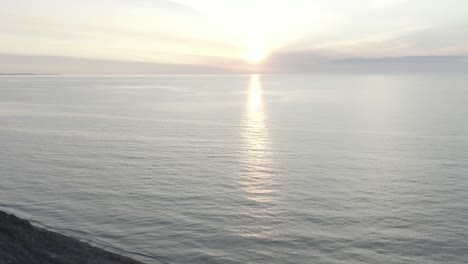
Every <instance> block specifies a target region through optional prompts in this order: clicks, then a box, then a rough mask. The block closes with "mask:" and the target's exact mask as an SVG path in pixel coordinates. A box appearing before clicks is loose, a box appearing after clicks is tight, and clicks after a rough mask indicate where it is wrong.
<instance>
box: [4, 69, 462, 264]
mask: <svg viewBox="0 0 468 264" xmlns="http://www.w3.org/2000/svg"><path fill="white" fill-rule="evenodd" d="M467 83H468V76H456V75H446V76H409V75H408V76H390V75H388V76H383V75H382V76H379V75H369V76H365V75H310V76H301V75H296V76H257V75H252V76H177V77H175V76H152V77H142V76H127V77H106V76H101V77H96V76H94V77H93V76H84V77H76V76H75V77H72V76H49V77H47V76H28V77H21V76H16V77H12V76H4V77H1V78H0V93H1V96H0V146H1V148H0V171H1V175H0V205H1V206H2V208H3V210H7V211H10V212H15V213H17V214H18V215H20V216H23V217H27V218H29V219H32V220H33V221H34V223H36V224H38V225H46V227H47V228H50V229H52V230H58V231H60V232H63V233H66V234H69V235H73V236H75V237H79V238H81V239H83V240H85V241H89V242H92V243H93V244H95V245H98V246H101V247H103V248H105V249H108V250H113V251H117V252H119V253H123V254H126V255H129V256H131V257H134V258H137V259H139V260H142V261H145V262H146V263H424V264H430V263H466V262H467V261H468V191H467V190H468V104H467V103H466V99H467V98H468V87H467V86H466V84H467Z"/></svg>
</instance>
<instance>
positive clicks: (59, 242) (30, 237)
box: [0, 211, 144, 264]
mask: <svg viewBox="0 0 468 264" xmlns="http://www.w3.org/2000/svg"><path fill="white" fill-rule="evenodd" d="M0 263H5V264H34V263H44V264H48V263H50V264H62V263H63V264H65V263H67V264H68V263H70V264H75V263H76V264H82V263H96V264H98V263H99V264H144V263H143V262H140V261H137V260H134V259H131V258H129V257H125V256H122V255H119V254H116V253H113V252H109V251H106V250H104V249H101V248H98V247H95V246H91V245H90V244H88V243H85V242H82V241H79V240H78V239H76V238H73V237H70V236H67V235H63V234H60V233H57V232H53V231H48V230H46V229H44V228H40V227H37V226H33V225H32V224H31V223H30V222H29V221H28V220H24V219H21V218H19V217H16V216H15V215H13V214H10V213H7V212H4V211H0Z"/></svg>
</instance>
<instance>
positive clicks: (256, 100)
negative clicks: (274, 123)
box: [239, 75, 277, 237]
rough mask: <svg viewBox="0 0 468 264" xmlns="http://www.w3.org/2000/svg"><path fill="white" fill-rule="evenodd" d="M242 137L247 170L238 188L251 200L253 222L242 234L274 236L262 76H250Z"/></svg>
mask: <svg viewBox="0 0 468 264" xmlns="http://www.w3.org/2000/svg"><path fill="white" fill-rule="evenodd" d="M242 138H243V141H244V147H243V149H244V151H243V155H242V163H243V165H244V169H243V171H242V173H241V175H240V179H239V185H240V189H241V190H242V192H243V193H244V194H245V196H246V199H247V200H248V203H247V206H246V208H245V209H246V213H247V215H248V216H249V217H250V218H251V219H252V223H251V226H249V227H248V228H246V230H244V231H245V232H244V234H243V235H244V236H248V237H252V236H253V237H273V236H274V235H275V233H276V228H275V222H276V221H277V220H276V217H275V215H276V214H277V206H276V204H277V201H276V196H277V188H276V183H275V180H274V175H275V164H274V159H273V155H272V150H271V139H270V135H269V133H268V126H267V122H266V115H265V109H264V103H263V90H262V84H261V81H260V76H259V75H251V76H250V83H249V88H248V95H247V104H246V111H245V116H244V129H243V134H242Z"/></svg>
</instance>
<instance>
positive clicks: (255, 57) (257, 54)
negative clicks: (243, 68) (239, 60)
mask: <svg viewBox="0 0 468 264" xmlns="http://www.w3.org/2000/svg"><path fill="white" fill-rule="evenodd" d="M265 55H266V54H265V51H264V50H262V49H257V48H255V49H251V50H249V51H248V52H247V53H246V54H244V59H246V60H247V61H248V62H250V63H259V62H260V61H262V60H263V59H264V58H265Z"/></svg>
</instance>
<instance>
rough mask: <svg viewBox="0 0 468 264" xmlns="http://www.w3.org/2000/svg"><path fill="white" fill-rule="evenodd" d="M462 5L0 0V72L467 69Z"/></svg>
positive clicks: (466, 5)
mask: <svg viewBox="0 0 468 264" xmlns="http://www.w3.org/2000/svg"><path fill="white" fill-rule="evenodd" d="M466 10H468V1H460V0H444V1H441V0H425V1H423V0H355V1H349V0H327V1H325V0H316V1H309V0H290V1H271V0H270V1H267V0H258V1H247V0H236V1H234V0H172V1H169V0H138V1H135V0H100V1H91V0H83V1H70V0H63V1H54V0H42V1H35V0H4V1H2V9H1V10H0V33H1V41H0V73H8V72H34V73H60V74H166V73H167V74H181V73H187V74H205V73H245V72H252V71H255V72H274V73H307V72H322V73H323V72H331V73H334V72H340V73H341V72H408V71H409V72H415V71H418V72H441V71H442V72H465V71H466V70H468V59H467V58H468V57H467V56H468V16H467V15H466Z"/></svg>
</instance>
